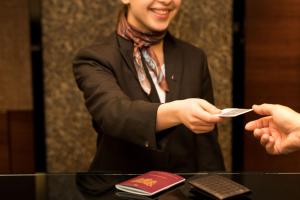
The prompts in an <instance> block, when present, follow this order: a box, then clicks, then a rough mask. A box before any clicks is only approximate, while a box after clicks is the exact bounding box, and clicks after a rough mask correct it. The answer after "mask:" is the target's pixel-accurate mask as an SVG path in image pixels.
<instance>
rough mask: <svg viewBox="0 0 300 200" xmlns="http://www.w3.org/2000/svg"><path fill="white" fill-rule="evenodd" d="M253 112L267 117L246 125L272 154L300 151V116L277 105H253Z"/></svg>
mask: <svg viewBox="0 0 300 200" xmlns="http://www.w3.org/2000/svg"><path fill="white" fill-rule="evenodd" d="M252 108H253V111H254V112H256V113H257V114H259V115H267V116H266V117H262V118H260V119H258V120H255V121H251V122H249V123H247V124H246V126H245V129H246V130H248V131H253V134H254V136H255V137H256V138H257V139H259V140H260V143H261V144H262V145H263V146H264V147H265V149H266V151H267V152H268V153H270V154H286V153H290V152H293V151H296V150H299V149H300V114H299V113H297V112H295V111H293V110H292V109H290V108H288V107H286V106H282V105H275V104H262V105H259V106H257V105H253V107H252Z"/></svg>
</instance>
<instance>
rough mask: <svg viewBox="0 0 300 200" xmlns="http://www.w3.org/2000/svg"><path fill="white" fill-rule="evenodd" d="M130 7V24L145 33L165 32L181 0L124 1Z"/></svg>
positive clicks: (128, 17)
mask: <svg viewBox="0 0 300 200" xmlns="http://www.w3.org/2000/svg"><path fill="white" fill-rule="evenodd" d="M122 2H123V3H124V4H125V5H127V6H128V9H129V12H128V16H127V20H128V22H129V23H130V24H131V25H132V26H135V27H136V28H138V29H139V30H140V31H143V32H149V31H150V32H151V31H165V30H166V29H167V28H168V26H169V24H170V22H171V20H172V19H173V18H174V16H175V15H176V14H177V12H178V9H179V7H180V4H181V0H166V1H153V0H144V1H140V0H122Z"/></svg>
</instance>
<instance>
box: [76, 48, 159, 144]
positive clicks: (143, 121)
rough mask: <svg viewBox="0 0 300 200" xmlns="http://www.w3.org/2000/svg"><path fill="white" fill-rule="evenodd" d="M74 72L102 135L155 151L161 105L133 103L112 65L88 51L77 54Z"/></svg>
mask: <svg viewBox="0 0 300 200" xmlns="http://www.w3.org/2000/svg"><path fill="white" fill-rule="evenodd" d="M73 72H74V76H75V80H76V83H77V85H78V87H79V89H80V90H81V91H82V92H83V94H84V98H85V103H86V107H87V109H88V111H89V113H90V114H91V116H92V118H93V120H94V122H95V123H96V126H97V128H100V129H101V132H103V133H104V134H109V135H111V136H113V137H116V138H118V139H121V140H126V141H129V142H132V143H135V144H138V145H142V146H146V147H149V148H153V149H156V146H157V145H156V137H155V135H156V133H155V132H156V130H155V129H156V115H157V109H158V106H159V105H160V104H159V103H151V102H147V101H143V100H131V99H130V98H129V97H128V96H127V95H126V94H125V93H124V92H123V91H122V90H121V88H120V86H119V85H118V83H117V80H116V77H115V76H114V72H113V70H112V66H111V62H109V61H108V59H107V58H105V56H101V55H99V53H97V52H96V51H94V50H91V49H89V48H86V49H83V50H81V51H80V52H79V53H78V54H77V56H76V57H75V59H74V62H73Z"/></svg>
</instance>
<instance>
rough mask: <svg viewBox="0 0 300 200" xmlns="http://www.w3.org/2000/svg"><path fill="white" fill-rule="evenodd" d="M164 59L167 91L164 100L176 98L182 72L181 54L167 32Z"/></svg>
mask: <svg viewBox="0 0 300 200" xmlns="http://www.w3.org/2000/svg"><path fill="white" fill-rule="evenodd" d="M164 60H165V69H166V79H167V83H168V86H169V92H168V93H167V95H166V102H170V101H173V100H175V99H178V97H179V90H180V84H181V76H182V73H183V54H182V52H181V51H180V49H178V48H177V47H176V41H175V39H174V38H173V37H172V36H171V35H170V34H169V33H167V35H166V37H165V41H164Z"/></svg>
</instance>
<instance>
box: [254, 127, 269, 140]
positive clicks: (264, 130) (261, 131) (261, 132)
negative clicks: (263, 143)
mask: <svg viewBox="0 0 300 200" xmlns="http://www.w3.org/2000/svg"><path fill="white" fill-rule="evenodd" d="M264 134H268V135H270V129H269V128H259V129H255V130H254V131H253V135H254V137H256V138H257V139H259V138H261V137H262V135H264Z"/></svg>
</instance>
